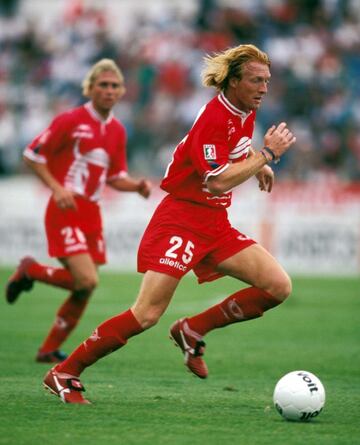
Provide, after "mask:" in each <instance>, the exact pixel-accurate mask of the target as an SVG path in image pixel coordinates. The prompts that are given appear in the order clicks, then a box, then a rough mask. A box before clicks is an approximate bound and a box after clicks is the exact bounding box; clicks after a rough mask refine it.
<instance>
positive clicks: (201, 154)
mask: <svg viewBox="0 0 360 445" xmlns="http://www.w3.org/2000/svg"><path fill="white" fill-rule="evenodd" d="M255 117H256V113H255V111H250V112H249V113H244V112H243V111H241V110H239V109H238V108H236V107H234V105H232V104H231V103H230V102H229V101H228V100H227V99H226V97H225V96H224V94H223V93H220V94H219V95H218V96H216V97H214V98H213V99H212V100H211V101H210V102H208V103H207V104H206V105H205V106H204V107H203V108H202V109H201V110H200V112H199V114H198V116H197V118H196V120H195V122H194V124H193V126H192V128H191V130H190V131H189V133H188V134H187V135H186V136H185V138H184V139H183V140H182V141H181V142H180V144H179V145H178V146H177V147H176V148H175V151H174V154H173V159H172V161H171V162H170V164H169V165H168V167H167V170H166V173H165V176H164V179H163V180H162V182H161V188H162V189H163V190H165V191H166V192H168V193H170V194H171V195H172V196H174V197H175V198H177V199H183V200H186V201H192V202H197V203H201V204H204V205H206V206H209V207H229V205H230V204H231V196H232V193H231V192H227V193H224V194H222V195H221V196H215V195H213V194H211V193H210V192H209V190H208V188H207V186H206V182H207V180H208V178H209V177H210V176H216V175H219V174H220V173H222V172H223V171H225V170H226V169H227V168H228V166H229V164H230V163H233V162H240V161H242V160H244V159H246V158H247V156H248V154H249V150H250V147H251V138H252V135H253V132H254V124H255Z"/></svg>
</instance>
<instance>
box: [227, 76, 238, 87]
mask: <svg viewBox="0 0 360 445" xmlns="http://www.w3.org/2000/svg"><path fill="white" fill-rule="evenodd" d="M238 82H239V79H238V78H237V77H230V79H229V86H230V87H231V88H236V87H237V84H238Z"/></svg>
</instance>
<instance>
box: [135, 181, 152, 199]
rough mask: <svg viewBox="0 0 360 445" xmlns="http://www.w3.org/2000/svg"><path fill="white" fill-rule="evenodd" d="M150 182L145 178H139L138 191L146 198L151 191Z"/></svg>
mask: <svg viewBox="0 0 360 445" xmlns="http://www.w3.org/2000/svg"><path fill="white" fill-rule="evenodd" d="M151 188H152V184H151V182H150V181H148V180H147V179H141V180H140V183H139V188H138V193H139V195H141V196H142V197H143V198H148V197H149V196H150V193H151Z"/></svg>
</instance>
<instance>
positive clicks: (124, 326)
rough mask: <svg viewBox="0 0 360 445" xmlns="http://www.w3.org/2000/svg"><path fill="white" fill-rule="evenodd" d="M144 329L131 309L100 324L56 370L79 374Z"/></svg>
mask: <svg viewBox="0 0 360 445" xmlns="http://www.w3.org/2000/svg"><path fill="white" fill-rule="evenodd" d="M142 331H143V328H142V327H141V325H140V324H139V322H138V321H137V320H136V318H135V317H134V314H133V313H132V312H131V310H130V309H129V310H127V311H126V312H123V313H122V314H119V315H117V316H115V317H113V318H110V319H109V320H107V321H105V322H104V323H102V324H101V325H100V326H98V327H97V328H96V329H95V331H94V332H93V334H92V335H91V336H90V337H89V338H87V339H86V340H85V341H84V342H83V343H82V344H81V345H80V346H79V347H78V348H77V349H75V351H74V352H73V353H72V354H71V355H70V356H69V357H68V358H67V359H66V360H65V361H64V362H62V363H60V364H59V365H57V367H56V370H57V371H58V372H65V373H67V374H71V375H74V376H79V375H80V374H81V373H82V372H83V370H84V369H85V368H87V367H88V366H90V365H92V364H93V363H95V362H96V361H98V360H99V359H100V358H102V357H104V356H105V355H107V354H110V353H111V352H113V351H116V350H117V349H119V348H121V347H122V346H124V345H126V343H127V340H128V339H129V338H130V337H133V336H134V335H137V334H140V332H142Z"/></svg>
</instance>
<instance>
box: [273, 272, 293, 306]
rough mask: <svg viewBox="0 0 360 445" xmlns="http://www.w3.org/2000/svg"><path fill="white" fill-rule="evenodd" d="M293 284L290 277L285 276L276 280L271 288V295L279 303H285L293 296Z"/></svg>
mask: <svg viewBox="0 0 360 445" xmlns="http://www.w3.org/2000/svg"><path fill="white" fill-rule="evenodd" d="M291 291H292V283H291V279H290V277H289V276H287V275H284V276H282V277H279V278H277V279H275V280H274V281H273V283H272V285H271V286H270V289H269V293H270V294H271V295H272V296H273V297H274V298H276V299H277V300H279V301H284V300H286V298H287V297H288V296H289V295H290V294H291Z"/></svg>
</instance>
